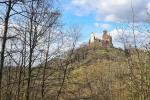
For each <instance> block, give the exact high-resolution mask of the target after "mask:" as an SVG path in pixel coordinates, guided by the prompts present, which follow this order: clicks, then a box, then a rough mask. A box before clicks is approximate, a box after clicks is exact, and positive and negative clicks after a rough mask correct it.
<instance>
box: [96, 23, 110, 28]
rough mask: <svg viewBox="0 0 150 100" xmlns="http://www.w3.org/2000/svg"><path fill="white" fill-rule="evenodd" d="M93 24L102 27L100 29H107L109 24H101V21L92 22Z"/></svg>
mask: <svg viewBox="0 0 150 100" xmlns="http://www.w3.org/2000/svg"><path fill="white" fill-rule="evenodd" d="M94 25H95V26H96V27H98V28H99V27H100V28H102V29H108V28H110V24H107V23H106V24H101V23H94Z"/></svg>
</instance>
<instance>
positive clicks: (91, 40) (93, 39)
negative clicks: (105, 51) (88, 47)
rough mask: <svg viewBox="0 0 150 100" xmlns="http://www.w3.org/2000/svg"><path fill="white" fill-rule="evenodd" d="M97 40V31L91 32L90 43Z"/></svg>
mask: <svg viewBox="0 0 150 100" xmlns="http://www.w3.org/2000/svg"><path fill="white" fill-rule="evenodd" d="M94 42H95V33H93V32H92V33H91V37H90V41H89V44H92V43H94Z"/></svg>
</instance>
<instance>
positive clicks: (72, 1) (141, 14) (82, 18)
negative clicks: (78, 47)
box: [61, 0, 150, 42]
mask: <svg viewBox="0 0 150 100" xmlns="http://www.w3.org/2000/svg"><path fill="white" fill-rule="evenodd" d="M132 7H133V9H132ZM61 8H62V12H63V15H62V21H63V23H64V25H65V27H68V26H71V25H79V26H81V29H82V36H81V41H82V42H87V41H88V39H89V36H90V33H91V32H95V33H96V35H97V36H99V37H100V35H101V33H102V31H103V30H105V29H106V30H108V31H109V32H110V33H111V35H112V36H113V38H115V37H117V35H118V34H119V33H118V34H117V33H114V32H116V30H117V29H118V30H120V27H124V29H125V30H126V31H128V30H129V29H128V28H127V26H128V24H130V23H132V20H133V13H134V16H135V23H136V24H139V23H140V24H145V23H146V22H148V21H149V16H148V15H147V12H149V10H150V0H62V1H61ZM132 10H133V11H132ZM116 28H117V29H116Z"/></svg>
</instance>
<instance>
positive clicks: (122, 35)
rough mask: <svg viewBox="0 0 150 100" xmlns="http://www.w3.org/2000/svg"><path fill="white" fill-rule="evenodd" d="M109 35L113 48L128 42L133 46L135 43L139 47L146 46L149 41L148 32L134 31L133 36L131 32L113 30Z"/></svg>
mask: <svg viewBox="0 0 150 100" xmlns="http://www.w3.org/2000/svg"><path fill="white" fill-rule="evenodd" d="M110 35H111V36H112V39H113V43H114V44H115V46H118V44H119V45H123V42H128V43H130V44H132V45H133V46H134V45H135V41H136V45H137V46H139V47H141V46H144V45H145V44H147V43H148V42H149V39H150V37H149V35H150V34H149V33H148V32H140V31H138V30H135V31H134V34H133V32H132V30H123V29H114V30H112V31H111V32H110ZM134 36H135V40H134Z"/></svg>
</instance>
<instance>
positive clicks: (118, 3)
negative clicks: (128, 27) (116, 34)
mask: <svg viewBox="0 0 150 100" xmlns="http://www.w3.org/2000/svg"><path fill="white" fill-rule="evenodd" d="M69 6H70V7H71V8H72V10H73V11H74V12H76V11H78V13H79V12H80V13H81V14H82V15H88V14H91V13H93V12H94V13H96V16H95V17H96V19H97V20H105V21H118V22H120V21H128V22H129V21H132V15H133V14H132V8H131V0H105V1H104V0H71V3H70V4H69ZM132 7H133V9H134V14H135V21H137V22H145V21H147V20H149V18H148V16H147V14H146V9H149V10H150V1H149V0H132Z"/></svg>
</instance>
